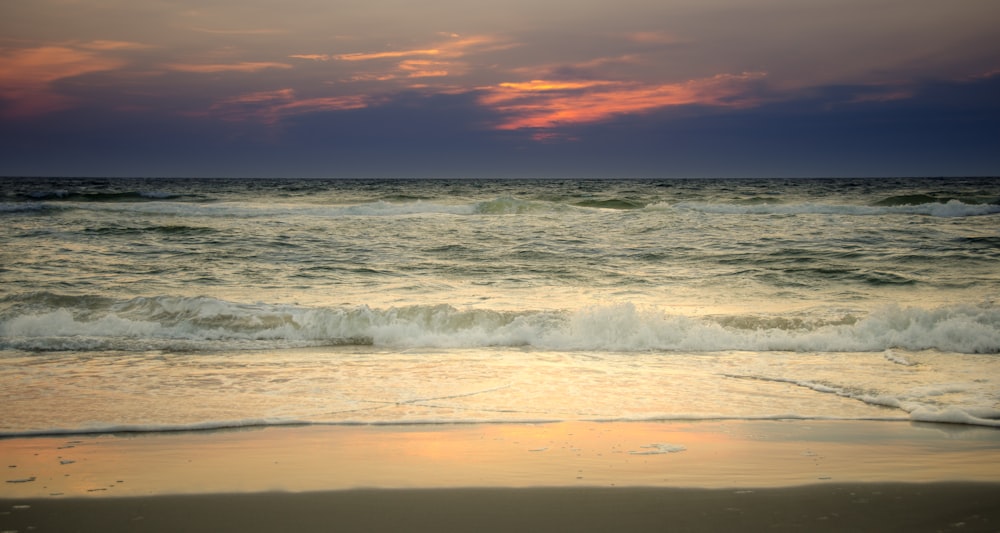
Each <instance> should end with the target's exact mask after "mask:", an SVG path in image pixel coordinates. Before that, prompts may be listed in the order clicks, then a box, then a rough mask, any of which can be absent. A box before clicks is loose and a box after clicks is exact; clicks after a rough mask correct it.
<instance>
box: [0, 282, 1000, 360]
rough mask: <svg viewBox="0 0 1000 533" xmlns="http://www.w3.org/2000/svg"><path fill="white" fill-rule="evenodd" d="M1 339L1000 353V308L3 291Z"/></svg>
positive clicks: (39, 344) (24, 344)
mask: <svg viewBox="0 0 1000 533" xmlns="http://www.w3.org/2000/svg"><path fill="white" fill-rule="evenodd" d="M0 309H3V311H0V348H4V349H17V350H29V351H77V350H167V351H198V350H222V349H225V350H233V349H265V348H280V347H305V346H335V345H370V346H384V347H393V348H408V347H414V348H417V347H419V348H433V347H440V348H477V347H491V346H495V347H522V346H523V347H534V348H539V349H546V350H561V351H570V350H580V351H615V352H637V351H667V352H669V351H685V352H716V351H727V350H740V351H791V352H809V351H817V352H878V351H884V350H887V349H891V348H900V349H905V350H941V351H947V352H957V353H998V352H1000V309H997V308H995V307H992V306H970V305H956V306H946V307H939V308H932V309H922V308H904V307H887V308H883V309H880V310H877V311H874V312H871V313H870V314H867V315H866V316H862V317H855V316H852V315H845V316H842V317H839V318H837V319H835V320H822V319H817V318H810V317H808V316H797V317H775V316H762V315H742V316H716V317H689V316H682V315H671V314H667V313H664V312H662V311H661V310H658V309H652V308H640V307H638V306H635V305H632V304H619V305H608V306H600V307H592V308H585V309H578V310H569V311H516V312H515V311H503V310H489V309H458V308H455V307H453V306H450V305H416V306H408V307H399V308H387V309H375V308H371V307H368V306H365V305H360V306H353V307H347V306H345V307H301V306H292V305H270V304H240V303H233V302H227V301H223V300H218V299H214V298H206V297H201V298H181V297H171V296H159V297H151V298H135V299H131V300H121V301H119V300H111V299H107V298H101V297H93V296H91V297H77V296H62V295H56V294H51V293H40V294H28V295H23V296H15V297H8V298H6V299H4V300H2V301H0Z"/></svg>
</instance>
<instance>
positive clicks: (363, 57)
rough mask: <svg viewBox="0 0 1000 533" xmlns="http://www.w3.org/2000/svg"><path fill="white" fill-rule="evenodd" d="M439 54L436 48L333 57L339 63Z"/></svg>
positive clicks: (439, 51)
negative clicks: (339, 61)
mask: <svg viewBox="0 0 1000 533" xmlns="http://www.w3.org/2000/svg"><path fill="white" fill-rule="evenodd" d="M440 53H441V50H438V49H436V48H429V49H426V50H397V51H394V52H375V53H369V54H362V53H356V54H339V55H335V56H333V58H334V59H339V60H341V61H370V60H372V59H386V58H389V59H393V58H398V57H411V56H436V55H438V54H440Z"/></svg>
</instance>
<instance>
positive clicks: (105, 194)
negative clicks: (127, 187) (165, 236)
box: [24, 189, 184, 202]
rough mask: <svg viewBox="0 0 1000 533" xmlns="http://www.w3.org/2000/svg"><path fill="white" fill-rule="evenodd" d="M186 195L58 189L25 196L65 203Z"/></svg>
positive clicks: (120, 200) (131, 200)
mask: <svg viewBox="0 0 1000 533" xmlns="http://www.w3.org/2000/svg"><path fill="white" fill-rule="evenodd" d="M182 197H184V195H182V194H175V193H168V192H161V191H100V192H80V191H69V190H64V189H56V190H51V191H36V192H32V193H28V194H26V195H24V198H25V199H27V200H29V201H34V202H38V201H50V202H51V201H65V202H148V201H156V200H171V199H177V198H182Z"/></svg>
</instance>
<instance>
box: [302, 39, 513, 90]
mask: <svg viewBox="0 0 1000 533" xmlns="http://www.w3.org/2000/svg"><path fill="white" fill-rule="evenodd" d="M438 35H439V36H440V37H441V38H443V40H441V41H439V42H435V43H432V44H430V45H429V46H424V47H419V48H411V49H405V50H386V51H382V52H351V53H344V54H332V55H331V54H295V55H292V56H290V57H292V58H295V59H304V60H309V61H331V60H336V61H342V62H346V63H359V64H360V63H374V64H375V65H377V66H375V67H374V69H373V70H367V71H364V72H355V73H353V74H352V75H350V76H348V77H347V78H346V80H348V81H373V80H376V81H387V80H398V79H412V78H443V77H447V76H455V75H457V74H462V73H465V72H466V71H468V66H467V65H466V63H465V62H464V61H463V59H464V58H465V57H467V56H468V55H470V54H473V53H479V52H485V51H492V50H500V49H505V48H509V47H511V46H513V45H511V44H510V43H505V42H502V41H500V40H499V39H497V38H495V37H492V36H489V35H472V36H461V35H458V34H455V33H440V34H438ZM386 62H388V63H389V64H390V65H391V66H388V65H386V64H385V63H386Z"/></svg>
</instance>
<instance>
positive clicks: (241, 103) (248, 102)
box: [201, 88, 370, 124]
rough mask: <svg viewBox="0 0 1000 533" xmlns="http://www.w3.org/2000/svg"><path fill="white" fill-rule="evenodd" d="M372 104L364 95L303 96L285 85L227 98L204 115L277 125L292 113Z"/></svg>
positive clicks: (355, 107) (363, 106)
mask: <svg viewBox="0 0 1000 533" xmlns="http://www.w3.org/2000/svg"><path fill="white" fill-rule="evenodd" d="M369 104H370V99H369V98H367V97H365V96H361V95H348V96H326V97H313V98H299V97H298V96H297V94H296V92H295V90H294V89H291V88H285V89H278V90H273V91H260V92H253V93H247V94H241V95H238V96H234V97H231V98H225V99H222V100H220V101H218V102H216V103H215V104H213V105H212V106H211V108H210V109H209V111H208V112H207V113H201V114H202V115H209V116H216V117H219V118H222V119H223V120H228V121H242V120H257V121H260V122H263V123H265V124H275V123H277V122H279V121H280V120H281V119H283V118H285V117H287V116H291V115H299V114H305V113H314V112H319V111H345V110H349V109H362V108H365V107H368V105H369Z"/></svg>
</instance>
